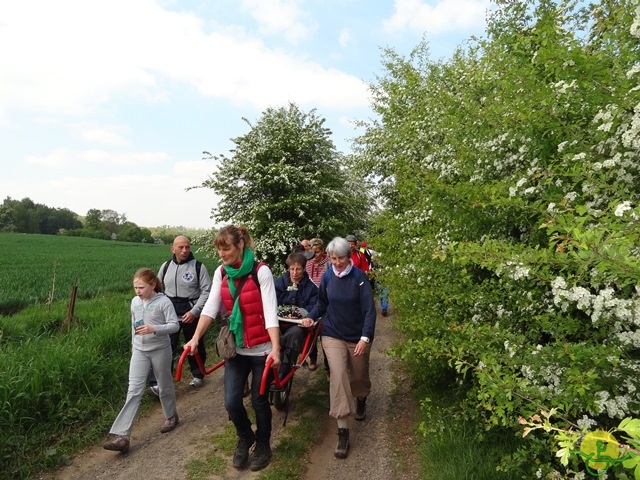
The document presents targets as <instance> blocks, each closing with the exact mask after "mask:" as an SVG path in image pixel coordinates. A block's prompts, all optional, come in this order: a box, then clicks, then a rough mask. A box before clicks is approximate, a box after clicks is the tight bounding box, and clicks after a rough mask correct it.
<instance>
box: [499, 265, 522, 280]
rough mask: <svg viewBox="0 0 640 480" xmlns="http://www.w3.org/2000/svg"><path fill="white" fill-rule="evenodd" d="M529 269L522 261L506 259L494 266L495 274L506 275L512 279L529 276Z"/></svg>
mask: <svg viewBox="0 0 640 480" xmlns="http://www.w3.org/2000/svg"><path fill="white" fill-rule="evenodd" d="M529 273H530V270H529V268H528V267H527V266H525V265H524V264H523V263H522V262H512V261H508V262H506V263H504V264H502V265H500V266H499V267H498V268H496V275H498V276H502V275H506V276H507V277H509V278H511V279H513V280H520V279H521V278H529Z"/></svg>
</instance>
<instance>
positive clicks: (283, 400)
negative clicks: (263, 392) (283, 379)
mask: <svg viewBox="0 0 640 480" xmlns="http://www.w3.org/2000/svg"><path fill="white" fill-rule="evenodd" d="M292 383H293V377H291V378H290V379H289V381H288V382H287V384H286V385H285V386H284V389H283V390H282V391H281V392H271V394H272V395H273V406H274V407H276V410H278V411H283V410H285V409H286V408H287V406H288V405H289V396H290V395H291V384H292Z"/></svg>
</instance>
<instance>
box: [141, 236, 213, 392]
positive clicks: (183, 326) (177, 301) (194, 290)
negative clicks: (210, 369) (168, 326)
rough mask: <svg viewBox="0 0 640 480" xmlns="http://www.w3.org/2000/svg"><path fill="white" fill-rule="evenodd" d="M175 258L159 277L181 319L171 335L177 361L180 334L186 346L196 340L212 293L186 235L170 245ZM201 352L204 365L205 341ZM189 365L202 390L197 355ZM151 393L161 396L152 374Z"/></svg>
mask: <svg viewBox="0 0 640 480" xmlns="http://www.w3.org/2000/svg"><path fill="white" fill-rule="evenodd" d="M171 252H172V253H173V257H172V258H171V259H169V260H167V261H166V262H164V263H163V264H162V265H161V266H160V271H159V273H158V278H159V279H160V281H161V282H162V284H163V285H164V293H165V295H166V296H167V297H169V299H170V300H171V303H173V307H174V308H175V310H176V315H177V316H178V320H180V330H178V332H176V333H174V334H172V335H171V351H172V352H173V356H174V358H175V357H176V356H177V350H178V343H179V341H180V332H182V334H183V335H184V340H185V343H186V342H188V341H189V340H191V339H192V338H193V334H194V333H195V331H196V328H197V326H198V319H199V318H200V312H202V308H203V307H204V304H205V303H206V301H207V298H209V292H210V291H211V279H210V277H209V273H208V272H207V269H206V268H203V265H202V262H200V261H199V260H196V258H195V257H194V256H193V253H191V242H190V241H189V239H188V238H187V237H185V236H184V235H179V236H177V237H176V238H175V239H174V240H173V243H172V244H171ZM198 353H199V354H200V358H201V359H202V363H203V364H204V363H205V361H206V359H207V350H206V348H205V344H204V341H202V340H201V341H200V343H199V344H198ZM188 360H189V366H190V368H191V374H192V375H193V379H192V380H191V383H189V385H191V386H192V387H196V388H198V387H201V386H202V382H203V378H204V372H201V371H200V368H199V367H198V363H197V362H196V359H195V357H194V356H192V355H190V356H189V357H188ZM149 384H150V387H149V389H150V391H151V393H153V394H154V395H157V394H158V387H157V385H156V383H155V376H154V375H153V371H152V372H151V377H150V380H149Z"/></svg>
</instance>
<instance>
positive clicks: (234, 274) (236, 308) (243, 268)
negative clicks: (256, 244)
mask: <svg viewBox="0 0 640 480" xmlns="http://www.w3.org/2000/svg"><path fill="white" fill-rule="evenodd" d="M254 258H255V257H254V256H253V251H252V250H251V249H250V248H248V247H245V249H244V253H243V254H242V265H240V268H233V267H232V266H231V265H224V271H225V272H227V283H228V284H229V292H230V293H231V298H233V296H234V295H235V294H236V284H235V282H234V280H236V279H237V278H242V277H244V276H245V275H249V274H250V273H251V270H252V269H253V262H254ZM229 330H231V331H232V332H233V333H234V335H235V337H236V345H237V346H239V347H240V348H242V347H243V345H244V343H243V328H242V312H240V296H239V295H238V297H237V298H236V300H235V302H233V310H231V315H230V316H229Z"/></svg>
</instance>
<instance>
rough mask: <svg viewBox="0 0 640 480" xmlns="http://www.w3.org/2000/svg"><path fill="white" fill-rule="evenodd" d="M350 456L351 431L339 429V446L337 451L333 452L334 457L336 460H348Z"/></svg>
mask: <svg viewBox="0 0 640 480" xmlns="http://www.w3.org/2000/svg"><path fill="white" fill-rule="evenodd" d="M348 454H349V429H348V428H339V429H338V445H336V449H335V451H334V452H333V455H334V456H335V457H336V458H347V455H348Z"/></svg>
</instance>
